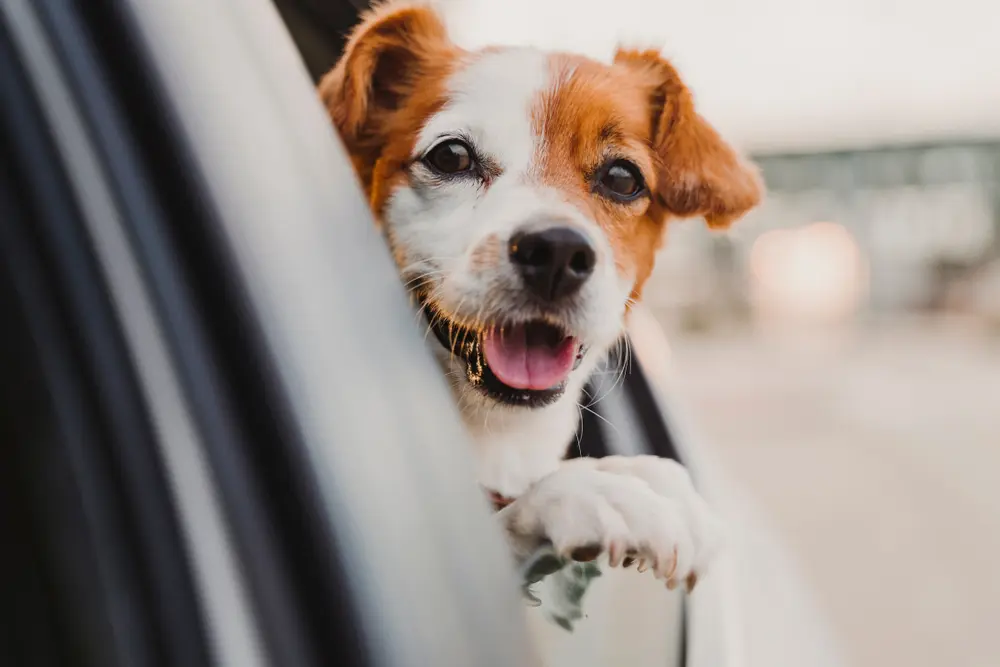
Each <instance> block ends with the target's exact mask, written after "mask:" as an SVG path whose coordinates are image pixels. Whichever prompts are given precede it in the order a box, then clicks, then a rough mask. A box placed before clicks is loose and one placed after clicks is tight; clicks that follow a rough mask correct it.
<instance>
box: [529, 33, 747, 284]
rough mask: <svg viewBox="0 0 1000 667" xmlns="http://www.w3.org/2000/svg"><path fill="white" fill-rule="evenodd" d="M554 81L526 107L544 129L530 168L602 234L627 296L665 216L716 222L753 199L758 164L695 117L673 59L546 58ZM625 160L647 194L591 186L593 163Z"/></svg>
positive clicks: (644, 271) (646, 267) (649, 261)
mask: <svg viewBox="0 0 1000 667" xmlns="http://www.w3.org/2000/svg"><path fill="white" fill-rule="evenodd" d="M550 67H551V74H552V80H553V85H552V86H551V87H550V89H549V90H547V91H546V92H544V93H543V94H542V95H541V96H540V99H539V100H538V103H537V104H536V105H535V107H534V109H533V112H532V123H533V126H534V128H533V129H534V131H535V133H536V135H537V136H540V137H543V139H544V140H543V141H542V142H541V152H540V154H539V155H537V156H536V161H535V164H536V167H535V173H534V174H533V176H534V177H535V178H537V179H539V181H540V182H543V183H545V184H546V185H549V186H552V187H555V188H558V189H559V190H561V191H562V192H563V193H564V194H565V195H566V197H567V199H568V200H569V201H571V202H572V203H574V204H575V205H576V206H578V207H580V208H581V209H582V210H583V211H584V212H585V213H586V214H587V215H588V216H589V217H590V218H592V219H593V220H595V221H596V222H597V223H598V225H600V227H601V229H602V230H603V231H604V233H605V234H607V237H608V239H609V241H610V243H611V246H612V248H613V249H614V253H615V263H616V265H617V267H618V269H619V271H620V272H621V273H622V274H624V275H634V276H635V287H634V290H633V293H632V298H633V299H638V298H639V296H640V294H641V291H642V287H643V285H644V284H645V282H646V280H647V279H648V277H649V275H650V274H651V273H652V269H653V263H654V260H655V255H656V251H657V250H658V249H659V247H660V245H661V243H662V241H663V228H664V224H665V222H666V220H667V218H668V217H670V216H681V217H690V216H697V215H704V216H706V219H707V221H708V223H709V225H710V226H713V227H722V226H725V225H726V224H728V223H729V222H731V221H732V220H734V219H736V218H738V217H740V216H741V215H743V214H744V213H745V212H746V211H747V210H749V209H750V208H752V207H753V206H754V205H755V204H756V203H757V202H758V200H759V198H760V195H761V186H760V183H759V179H758V178H757V175H756V171H755V170H754V169H753V168H752V167H749V166H747V165H746V164H744V163H743V162H742V161H741V160H740V159H739V158H738V156H737V155H736V154H735V152H734V151H733V150H732V149H731V148H730V147H729V146H728V145H727V144H725V143H724V142H723V141H722V140H721V139H720V138H719V136H718V134H716V133H715V131H714V130H713V129H712V128H711V126H709V125H708V124H707V123H706V122H705V121H704V120H702V119H701V117H700V116H698V115H697V114H696V113H695V111H694V107H693V103H692V100H691V95H690V93H689V92H688V90H687V88H686V87H685V86H684V84H683V83H682V82H681V80H680V78H679V77H678V76H677V75H676V72H675V71H674V69H673V67H672V66H671V65H670V64H669V63H667V61H665V60H663V59H662V58H661V57H660V56H659V55H658V54H655V53H654V52H642V53H639V52H626V51H623V52H620V53H619V55H618V57H617V58H616V62H615V64H614V65H612V66H610V67H609V66H607V65H604V64H602V63H598V62H595V61H592V60H589V59H587V58H584V57H580V56H572V55H565V54H558V55H553V56H552V57H551V58H550ZM615 158H625V159H628V160H629V161H631V162H633V163H634V164H635V165H636V166H637V167H638V168H639V170H640V171H641V172H642V175H643V178H644V180H645V181H646V184H647V186H648V188H649V190H650V196H649V197H648V198H641V199H638V200H636V201H634V202H631V203H627V204H622V203H617V202H612V201H609V200H608V199H605V198H604V197H601V196H600V195H598V194H597V193H595V192H594V178H595V175H596V172H597V170H598V169H599V168H600V167H601V166H602V165H603V164H605V163H606V162H607V161H608V160H610V159H615Z"/></svg>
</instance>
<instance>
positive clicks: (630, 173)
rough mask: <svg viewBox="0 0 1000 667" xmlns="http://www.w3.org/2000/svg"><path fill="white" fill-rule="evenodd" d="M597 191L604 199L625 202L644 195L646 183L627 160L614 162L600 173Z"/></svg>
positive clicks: (636, 168) (637, 170) (637, 169)
mask: <svg viewBox="0 0 1000 667" xmlns="http://www.w3.org/2000/svg"><path fill="white" fill-rule="evenodd" d="M597 189H598V191H599V192H600V193H601V194H602V195H604V196H605V197H609V198H611V199H615V200H617V201H623V202H627V201H632V200H633V199H635V198H637V197H638V196H639V195H641V194H643V193H645V192H646V183H645V182H644V181H643V180H642V174H640V173H639V168H638V167H636V166H635V165H634V164H632V163H631V162H629V161H628V160H615V161H614V162H611V163H610V164H608V165H607V166H606V167H604V169H602V170H601V171H600V173H599V175H598V181H597Z"/></svg>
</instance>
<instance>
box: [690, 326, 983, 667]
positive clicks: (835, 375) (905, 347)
mask: <svg viewBox="0 0 1000 667" xmlns="http://www.w3.org/2000/svg"><path fill="white" fill-rule="evenodd" d="M671 341H672V342H671V350H670V364H671V367H672V374H673V377H672V384H673V386H674V390H675V391H676V392H680V393H681V394H682V398H683V401H684V403H685V407H686V408H687V409H688V410H689V412H690V414H689V415H688V419H689V420H690V421H692V422H693V423H695V424H696V425H697V428H698V430H699V432H700V434H701V435H702V436H705V442H704V445H705V446H706V447H709V448H710V449H711V450H712V454H713V457H714V458H716V459H717V460H718V461H719V462H721V463H722V464H723V466H724V468H725V472H726V473H727V476H729V477H731V478H732V479H734V480H735V481H736V482H737V483H738V484H740V485H741V486H742V487H743V488H744V490H745V491H746V492H747V493H749V494H751V495H752V496H753V498H754V499H755V501H756V502H757V503H758V504H759V506H760V508H761V509H763V510H764V512H765V514H766V515H767V518H768V520H769V521H770V522H771V524H772V525H773V527H774V528H775V529H776V530H777V531H778V533H779V535H780V536H781V537H783V538H784V539H785V540H786V542H787V545H788V546H789V548H790V550H791V552H792V556H793V557H795V558H796V559H797V560H798V563H799V565H800V566H801V567H802V569H803V571H804V573H805V575H806V577H807V581H808V583H809V585H810V586H812V587H813V589H814V591H815V594H816V599H817V601H818V603H819V604H820V606H821V608H822V611H823V612H824V613H825V614H826V616H827V618H828V619H829V620H830V622H831V624H832V626H833V631H834V632H835V634H836V635H837V638H838V639H839V640H840V642H841V643H842V644H843V649H844V653H845V656H846V658H847V659H848V662H849V664H851V665H853V666H854V667H895V666H896V665H905V666H906V667H940V666H941V665H948V666H949V667H995V666H997V665H1000V338H998V337H997V336H996V335H995V334H991V333H990V332H989V331H988V330H987V329H986V328H985V327H977V326H976V325H975V324H970V323H969V322H961V321H948V320H941V319H908V320H889V321H881V322H878V323H870V324H866V325H864V326H860V327H857V328H856V329H853V330H850V331H837V332H832V333H831V332H825V334H824V335H819V336H815V335H805V336H799V337H798V338H795V337H791V338H788V337H785V338H781V337H777V338H776V337H774V336H762V335H759V334H755V333H753V332H751V331H749V330H747V329H745V328H742V327H731V328H729V327H727V328H726V331H725V332H714V333H707V334H701V335H697V336H694V335H687V336H685V335H676V334H675V335H673V336H672V337H671Z"/></svg>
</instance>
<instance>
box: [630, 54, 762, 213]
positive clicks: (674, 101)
mask: <svg viewBox="0 0 1000 667" xmlns="http://www.w3.org/2000/svg"><path fill="white" fill-rule="evenodd" d="M615 64H616V65H621V66H625V67H628V68H629V69H630V70H632V71H634V72H637V73H638V74H640V76H641V77H642V78H643V79H644V80H645V82H646V85H648V86H649V100H650V106H651V123H652V125H651V127H652V129H651V133H650V140H651V143H652V145H653V148H654V149H655V151H656V153H657V156H658V157H659V160H660V169H659V178H658V183H657V185H656V195H657V198H658V200H659V201H660V203H661V204H662V206H663V207H664V208H665V209H666V210H667V211H668V212H669V213H672V214H673V215H676V216H680V217H695V216H704V217H705V221H706V222H707V223H708V225H709V226H710V227H712V228H716V229H722V228H725V227H728V226H729V225H730V224H732V223H733V222H735V221H736V220H738V219H739V218H741V217H742V216H743V215H744V214H745V213H746V212H747V211H749V210H750V209H752V208H753V207H754V206H756V205H757V204H758V203H759V202H760V199H761V197H762V196H763V192H764V186H763V183H762V181H761V178H760V175H759V173H758V171H757V169H756V168H755V167H754V166H753V165H751V164H750V163H748V162H746V161H744V160H743V159H742V158H741V157H740V156H739V155H738V154H737V153H736V151H734V150H733V148H732V147H730V146H729V144H727V143H726V142H725V141H723V140H722V138H721V137H720V136H719V134H718V133H717V132H716V131H715V129H714V128H713V127H712V126H711V125H709V124H708V123H707V122H706V121H705V120H704V119H703V118H702V117H701V116H699V115H698V113H697V112H696V111H695V110H694V101H693V99H692V96H691V92H690V91H689V90H688V89H687V87H686V86H685V85H684V83H683V82H682V81H681V79H680V76H679V75H678V74H677V71H676V70H675V69H674V67H673V65H671V64H670V63H669V62H667V61H666V60H665V59H664V58H663V57H662V56H660V54H659V53H658V52H656V51H631V50H619V51H618V53H617V54H616V55H615Z"/></svg>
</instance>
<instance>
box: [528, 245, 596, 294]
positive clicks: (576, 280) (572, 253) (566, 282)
mask: <svg viewBox="0 0 1000 667" xmlns="http://www.w3.org/2000/svg"><path fill="white" fill-rule="evenodd" d="M510 260H511V262H513V263H514V266H516V267H517V269H518V271H520V273H521V277H522V279H523V280H524V284H525V285H526V286H527V287H528V289H530V290H531V291H532V292H534V293H535V294H536V295H538V296H539V297H541V298H542V299H545V300H546V301H557V300H559V299H562V298H565V297H567V296H570V295H571V294H574V293H575V292H577V291H578V290H579V289H580V286H581V285H583V283H584V282H585V281H586V280H587V278H588V277H590V274H591V273H593V272H594V264H595V262H596V261H597V255H596V254H595V253H594V248H593V246H591V244H590V240H589V239H588V238H587V237H586V236H584V235H583V234H582V233H581V232H578V231H577V230H575V229H573V228H571V227H549V228H548V229H542V230H538V231H531V232H519V233H517V234H514V236H513V237H512V238H511V239H510Z"/></svg>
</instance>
